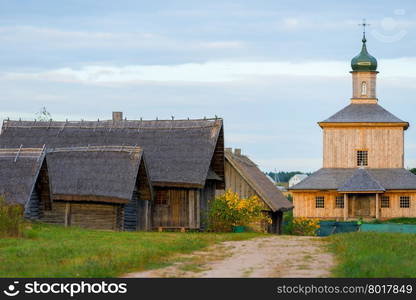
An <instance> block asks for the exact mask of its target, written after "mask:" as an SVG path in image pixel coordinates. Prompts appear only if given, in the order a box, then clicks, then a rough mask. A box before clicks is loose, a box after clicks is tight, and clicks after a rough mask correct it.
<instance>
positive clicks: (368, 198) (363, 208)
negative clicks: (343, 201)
mask: <svg viewBox="0 0 416 300" xmlns="http://www.w3.org/2000/svg"><path fill="white" fill-rule="evenodd" d="M350 199H351V200H350V205H348V215H349V217H350V218H370V217H375V215H374V214H373V213H372V212H375V207H373V206H375V201H376V198H375V195H363V194H356V195H350Z"/></svg>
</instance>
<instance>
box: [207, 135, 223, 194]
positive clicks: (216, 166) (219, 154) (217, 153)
mask: <svg viewBox="0 0 416 300" xmlns="http://www.w3.org/2000/svg"><path fill="white" fill-rule="evenodd" d="M224 161H225V158H224V129H223V128H221V131H220V133H219V135H218V140H217V144H216V146H215V150H214V155H213V156H212V160H211V165H210V168H211V170H213V171H214V172H215V174H217V175H218V176H219V177H221V178H222V179H223V180H224V176H225V174H224ZM217 188H218V189H224V182H223V181H218V182H217Z"/></svg>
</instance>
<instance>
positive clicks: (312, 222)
mask: <svg viewBox="0 0 416 300" xmlns="http://www.w3.org/2000/svg"><path fill="white" fill-rule="evenodd" d="M318 229H319V220H318V219H308V218H294V219H293V228H292V230H293V234H294V235H308V236H315V235H316V231H317V230H318Z"/></svg>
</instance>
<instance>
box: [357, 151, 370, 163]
mask: <svg viewBox="0 0 416 300" xmlns="http://www.w3.org/2000/svg"><path fill="white" fill-rule="evenodd" d="M357 166H358V167H365V166H368V151H367V150H358V151H357Z"/></svg>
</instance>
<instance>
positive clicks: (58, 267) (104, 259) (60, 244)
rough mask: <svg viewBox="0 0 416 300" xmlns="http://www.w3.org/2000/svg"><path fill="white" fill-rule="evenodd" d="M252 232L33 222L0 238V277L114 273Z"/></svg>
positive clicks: (154, 264) (161, 262)
mask: <svg viewBox="0 0 416 300" xmlns="http://www.w3.org/2000/svg"><path fill="white" fill-rule="evenodd" d="M259 235H260V234H256V233H238V234H237V233H221V234H216V233H156V232H106V231H94V230H85V229H79V228H62V227H58V226H52V225H40V224H33V225H31V226H30V227H29V228H27V229H26V230H25V238H20V239H18V238H4V239H0V277H115V276H119V275H121V274H124V273H127V272H131V271H139V270H145V269H151V268H156V267H161V266H165V265H168V264H169V262H170V260H171V259H172V256H173V255H174V254H177V253H190V252H192V251H195V250H199V249H202V248H204V247H207V246H209V245H212V244H214V243H217V242H222V241H227V240H244V239H249V238H253V237H257V236H259Z"/></svg>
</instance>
